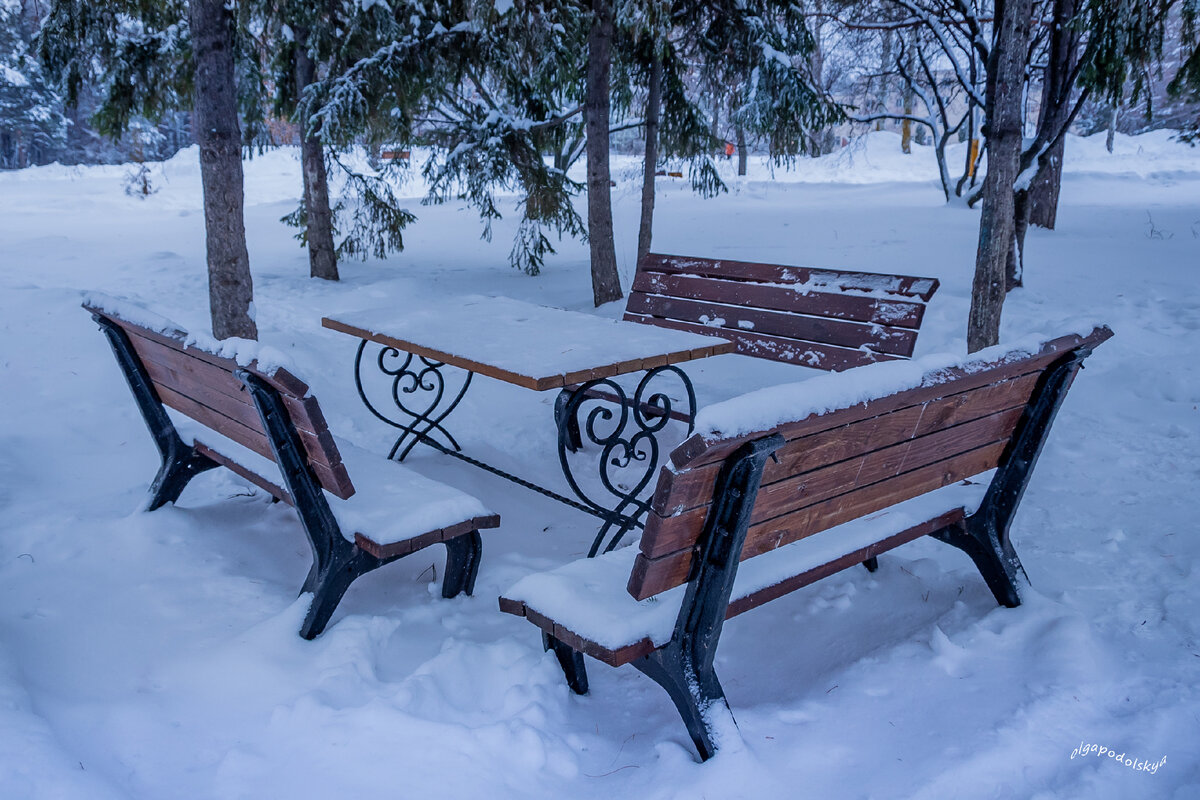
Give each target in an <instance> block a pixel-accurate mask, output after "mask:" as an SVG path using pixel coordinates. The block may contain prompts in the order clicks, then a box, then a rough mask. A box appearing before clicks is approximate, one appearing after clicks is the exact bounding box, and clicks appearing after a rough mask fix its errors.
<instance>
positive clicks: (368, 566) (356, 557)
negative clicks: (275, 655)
mask: <svg viewBox="0 0 1200 800" xmlns="http://www.w3.org/2000/svg"><path fill="white" fill-rule="evenodd" d="M382 563H383V562H381V561H380V560H379V559H378V558H375V557H374V556H372V555H370V554H369V553H365V552H363V551H362V550H359V549H358V548H357V547H354V546H350V547H349V548H348V549H347V550H346V551H343V552H342V553H339V554H338V555H337V556H335V558H334V559H333V561H332V563H330V564H329V565H328V566H327V567H326V568H325V569H323V570H320V571H319V572H318V574H317V578H316V586H314V587H312V590H311V591H312V592H313V601H312V605H311V606H309V608H308V615H307V616H305V618H304V624H303V625H302V626H301V627H300V635H301V636H303V637H304V638H305V639H313V638H315V637H317V636H319V635H320V634H321V632H322V631H323V630H325V626H326V625H327V624H328V623H329V618H330V617H332V616H333V612H334V611H335V610H336V609H337V606H338V603H340V602H341V600H342V596H343V595H345V594H346V590H347V589H349V588H350V584H352V583H354V581H355V579H356V578H358V577H359V576H360V575H365V574H366V573H368V572H370V571H371V570H373V569H375V568H376V567H379V566H381V565H382ZM304 591H307V589H306V590H304ZM302 593H303V591H302Z"/></svg>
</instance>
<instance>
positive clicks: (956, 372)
mask: <svg viewBox="0 0 1200 800" xmlns="http://www.w3.org/2000/svg"><path fill="white" fill-rule="evenodd" d="M1082 329H1083V330H1087V331H1088V332H1087V333H1071V334H1067V335H1064V336H1060V337H1057V338H1054V339H1050V340H1045V339H1040V338H1039V339H1032V340H1027V341H1025V342H1023V343H1020V344H1018V345H1016V346H1008V347H995V348H989V349H988V350H984V351H981V352H979V353H976V354H974V355H973V356H969V357H964V358H954V357H952V356H948V355H934V356H929V357H927V358H923V359H920V360H919V361H911V362H900V361H895V362H889V363H884V364H877V365H874V366H869V367H863V368H861V369H857V370H852V371H850V372H845V373H840V374H836V375H822V376H818V377H816V378H813V379H811V380H808V381H804V382H802V383H798V384H787V385H784V386H777V387H772V388H769V389H763V390H760V391H757V392H751V393H749V394H746V395H742V396H741V397H737V398H734V399H732V400H729V401H726V402H724V403H719V404H716V405H714V406H710V407H709V408H707V409H704V410H703V411H701V412H700V414H699V415H698V416H697V419H696V425H697V430H696V433H695V434H694V435H693V436H692V437H691V438H689V439H688V440H687V441H685V442H684V443H683V444H682V445H680V446H679V447H678V448H676V449H675V451H674V452H672V454H671V465H670V466H667V467H664V468H663V470H662V472H661V473H660V476H659V482H658V486H657V488H656V491H655V495H654V499H653V504H652V508H651V511H650V513H649V515H648V517H647V520H646V527H645V530H644V531H643V533H642V539H641V553H640V554H639V555H638V557H637V561H636V563H635V565H634V569H633V574H632V575H631V577H630V581H629V593H630V594H631V595H633V596H634V597H636V598H638V599H639V600H640V599H644V598H646V597H650V596H652V595H655V594H658V593H659V592H662V591H665V590H667V589H670V588H672V587H675V586H678V585H680V584H682V583H684V582H686V581H687V578H688V572H689V569H690V566H691V559H692V553H693V548H694V547H695V545H696V541H697V537H699V535H700V534H701V532H702V531H703V528H704V522H705V517H706V515H707V512H708V507H709V504H710V503H711V502H712V493H713V485H714V482H715V480H716V476H717V473H718V471H719V470H720V467H721V462H722V460H723V459H724V458H725V457H726V456H728V455H729V454H731V453H732V452H733V451H734V450H736V449H737V447H738V446H739V445H741V444H742V443H744V442H746V441H748V440H752V439H756V438H759V437H762V436H765V435H768V434H770V433H772V432H774V431H778V432H779V433H781V434H782V435H783V436H784V438H785V440H786V443H785V444H784V445H783V446H782V447H781V448H780V449H779V450H778V451H777V452H776V456H777V458H778V461H768V462H767V465H766V469H765V470H764V473H763V480H762V486H761V488H760V489H759V493H758V496H757V499H756V501H755V505H754V512H753V515H752V517H751V522H750V529H749V532H748V534H747V536H746V543H745V546H744V547H743V550H742V556H741V557H742V559H743V560H744V559H746V558H751V557H753V556H756V555H761V554H763V553H767V552H770V551H771V550H774V549H775V548H778V547H780V546H782V545H785V544H788V543H789V542H794V541H796V540H798V539H802V538H804V537H806V536H810V535H812V534H814V533H819V532H820V531H823V530H826V529H828V528H832V527H834V526H835V525H839V524H842V523H844V522H848V521H850V520H853V519H857V518H860V517H863V516H866V515H868V514H872V513H875V512H877V511H880V510H882V509H885V508H887V507H889V506H892V505H895V504H896V503H899V502H902V501H904V500H908V499H910V498H913V497H917V496H919V495H922V494H925V493H927V492H930V491H933V490H934V489H938V488H941V487H943V486H946V485H949V484H951V483H955V482H958V481H961V480H964V479H966V478H970V477H971V476H973V475H977V474H979V473H981V472H986V471H987V470H990V469H993V468H995V467H996V466H997V465H998V464H999V463H1000V460H1001V457H1002V455H1003V454H1004V452H1005V448H1006V446H1007V445H1008V442H1009V440H1010V439H1011V438H1012V436H1013V434H1014V432H1015V431H1016V429H1017V425H1018V422H1019V421H1020V420H1021V417H1022V414H1023V413H1024V411H1025V406H1026V405H1027V404H1028V402H1029V400H1030V397H1031V395H1032V393H1033V390H1034V387H1035V386H1036V385H1037V383H1038V381H1039V379H1040V378H1041V376H1042V374H1043V373H1044V372H1045V371H1046V369H1047V368H1048V367H1050V366H1051V365H1052V364H1054V363H1055V362H1057V361H1059V360H1060V359H1061V358H1063V357H1064V355H1065V354H1067V353H1069V352H1071V351H1074V350H1076V349H1079V348H1087V349H1090V348H1091V347H1094V346H1095V345H1096V344H1099V343H1100V342H1102V341H1104V340H1105V339H1107V338H1108V337H1109V336H1111V335H1112V332H1111V331H1110V330H1109V329H1108V328H1106V327H1103V326H1096V327H1094V328H1093V327H1092V326H1085V327H1083V328H1082ZM1076 330H1081V328H1080V327H1078V326H1076Z"/></svg>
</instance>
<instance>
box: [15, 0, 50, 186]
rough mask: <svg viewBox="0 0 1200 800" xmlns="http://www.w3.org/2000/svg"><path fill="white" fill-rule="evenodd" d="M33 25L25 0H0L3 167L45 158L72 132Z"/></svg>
mask: <svg viewBox="0 0 1200 800" xmlns="http://www.w3.org/2000/svg"><path fill="white" fill-rule="evenodd" d="M29 28H30V25H29V21H28V18H27V17H26V15H25V13H24V10H23V9H22V6H21V2H20V0H0V167H2V168H5V169H19V168H21V167H27V166H29V165H30V164H42V163H45V162H46V161H48V160H49V159H50V158H52V157H53V155H54V153H55V152H56V151H57V149H58V148H59V147H61V145H62V143H63V142H64V141H65V136H66V119H65V118H64V116H63V114H62V111H61V103H60V101H59V98H58V96H57V95H56V94H55V93H54V91H53V90H52V89H50V88H49V87H48V86H47V85H46V81H45V79H44V77H43V75H42V71H41V66H40V65H39V64H38V61H37V59H36V57H35V56H34V54H33V53H32V52H31V51H30V47H29V44H30V41H31V39H32V31H30V30H29Z"/></svg>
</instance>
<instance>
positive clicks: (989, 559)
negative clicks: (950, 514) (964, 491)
mask: <svg viewBox="0 0 1200 800" xmlns="http://www.w3.org/2000/svg"><path fill="white" fill-rule="evenodd" d="M932 536H933V538H935V539H937V540H938V541H940V542H945V543H946V544H948V545H950V546H951V547H957V548H958V549H959V550H962V551H963V552H964V553H966V554H967V555H968V556H970V557H971V561H973V562H974V563H975V567H976V568H977V569H978V570H979V574H980V575H982V576H983V579H984V581H986V582H987V585H988V588H989V589H991V590H992V594H993V595H995V597H996V602H997V603H999V604H1000V605H1002V606H1006V607H1008V608H1016V607H1017V606H1019V605H1021V592H1020V589H1019V588H1018V577H1020V578H1023V579H1024V581H1025V582H1026V583H1028V582H1029V578H1028V577H1026V576H1025V568H1024V567H1023V566H1021V560H1020V559H1019V558H1017V553H1016V551H1015V550H1013V547H1012V544H1011V543H1010V542H1009V541H1008V539H1007V537H1006V538H1004V539H1003V540H1001V538H1000V537H999V536H998V535H997V532H996V531H995V530H994V529H993V530H992V531H991V532H990V533H989V532H988V531H987V530H986V526H985V525H981V524H979V522H978V520H977V518H975V517H972V518H969V519H967V520H965V521H964V522H962V523H960V524H958V525H952V526H950V527H948V528H943V529H942V530H940V531H937V532H936V533H933V534H932Z"/></svg>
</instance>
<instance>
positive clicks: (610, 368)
mask: <svg viewBox="0 0 1200 800" xmlns="http://www.w3.org/2000/svg"><path fill="white" fill-rule="evenodd" d="M321 325H322V326H324V327H326V328H329V329H330V330H335V331H339V332H341V333H347V334H350V335H351V336H357V337H358V338H360V339H366V340H368V341H372V342H377V343H379V344H383V345H387V346H388V347H395V348H396V349H398V350H402V351H404V352H406V353H413V354H414V355H418V356H425V357H426V358H432V359H435V360H437V361H441V362H443V363H445V364H450V365H451V366H454V367H458V368H460V369H465V370H468V371H470V372H475V373H477V374H479V375H484V376H486V377H489V378H494V379H495V380H499V381H504V382H506V383H511V384H514V385H516V386H521V387H524V388H526V389H532V390H534V391H537V392H544V391H548V390H550V389H561V388H562V387H563V386H566V385H570V384H572V383H583V382H584V381H586V380H588V378H587V376H588V375H592V374H596V375H616V374H618V373H617V372H616V371H615V368H616V367H617V366H618V364H621V363H624V364H630V363H633V362H632V361H624V362H614V363H613V364H602V365H599V366H596V367H589V368H588V369H587V370H582V371H576V372H571V373H568V374H566V375H550V376H542V377H534V376H531V375H522V374H520V373H517V372H511V371H509V370H505V369H501V368H500V367H497V366H494V365H491V364H484V363H482V362H479V361H473V360H471V359H469V358H465V357H463V356H457V355H454V354H453V353H447V352H444V351H441V350H437V349H434V348H431V347H426V346H424V345H420V344H417V343H415V342H408V341H405V340H403V339H397V338H396V337H393V336H389V335H387V334H385V333H377V332H374V331H369V330H366V329H364V328H359V327H357V326H355V325H351V324H349V323H345V322H340V321H338V320H335V319H330V318H329V317H325V318H323V319H322V320H321ZM716 347H719V345H705V346H702V347H692V348H687V349H684V350H679V351H675V352H671V353H666V354H663V355H662V356H660V357H658V358H659V359H661V361H662V363H664V364H665V363H668V362H669V363H677V362H682V361H690V360H692V359H695V358H704V357H706V356H708V355H711V354H712V353H713V352H714V348H716ZM729 349H732V346H729ZM721 352H725V351H724V350H721ZM656 360H658V359H651V358H647V359H644V360H643V361H642V367H641V368H642V369H649V365H650V363H651V362H653V361H656Z"/></svg>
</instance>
